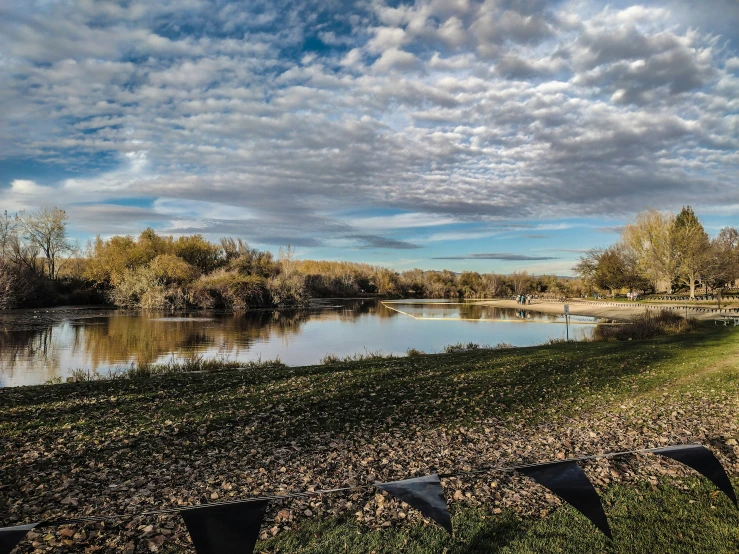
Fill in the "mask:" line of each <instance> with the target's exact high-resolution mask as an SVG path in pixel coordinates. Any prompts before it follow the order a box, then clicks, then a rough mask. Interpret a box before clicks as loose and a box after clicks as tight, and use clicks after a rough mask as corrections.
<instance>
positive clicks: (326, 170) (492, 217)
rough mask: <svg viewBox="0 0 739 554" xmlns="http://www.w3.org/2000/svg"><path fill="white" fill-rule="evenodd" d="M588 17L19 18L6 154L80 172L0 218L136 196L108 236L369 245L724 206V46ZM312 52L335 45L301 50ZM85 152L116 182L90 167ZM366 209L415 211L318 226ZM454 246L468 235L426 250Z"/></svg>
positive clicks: (122, 14)
mask: <svg viewBox="0 0 739 554" xmlns="http://www.w3.org/2000/svg"><path fill="white" fill-rule="evenodd" d="M325 5H328V3H325ZM591 6H592V5H586V4H584V3H576V2H568V3H565V4H562V5H553V4H546V3H543V2H536V1H532V2H505V3H501V2H473V1H471V0H470V1H466V0H428V1H426V0H423V1H421V0H419V1H417V2H415V3H414V4H410V5H405V4H404V5H400V6H398V7H397V8H391V7H388V6H386V5H384V3H381V2H373V3H367V4H363V5H361V6H355V7H354V8H352V10H351V11H350V13H345V12H338V11H337V12H331V13H329V12H327V11H325V10H326V9H327V8H325V7H324V3H307V2H306V3H302V2H298V3H297V4H296V5H295V9H294V10H279V9H277V8H276V7H275V6H274V5H271V4H269V3H264V4H263V5H262V4H260V5H257V3H256V2H255V3H243V4H240V3H234V4H230V5H229V6H228V7H225V6H224V7H223V8H222V9H219V10H214V9H213V8H212V6H211V5H210V4H209V3H200V2H194V1H192V2H188V4H187V5H186V7H185V5H184V4H182V3H180V2H174V1H168V2H156V3H142V2H131V3H125V4H118V3H105V4H103V3H97V2H89V1H85V2H81V1H79V2H70V3H64V4H58V5H57V4H54V3H46V2H29V3H16V4H14V5H12V6H11V7H10V8H9V10H10V11H11V12H12V15H14V17H8V18H3V20H2V21H0V113H2V114H3V117H2V118H1V119H0V141H1V142H2V144H3V146H4V149H3V152H2V153H0V155H2V156H4V157H5V158H8V159H11V160H28V159H32V160H36V161H42V162H45V163H49V164H59V165H64V166H69V167H65V168H66V169H70V170H75V171H79V176H78V177H75V178H65V179H59V180H58V182H56V183H54V185H53V186H42V185H39V184H36V183H35V182H33V181H32V180H31V179H30V176H29V178H27V179H18V180H17V181H14V182H13V183H0V184H2V185H5V188H4V189H2V190H3V191H2V192H1V193H0V199H2V201H3V205H4V206H8V207H10V208H11V209H15V207H19V206H23V207H32V206H33V205H34V203H40V202H44V201H47V200H48V199H49V198H52V199H53V200H54V202H55V203H61V204H65V205H68V206H74V205H75V204H76V205H79V206H81V205H82V204H83V203H85V202H92V203H102V202H119V201H121V200H125V199H127V198H141V197H144V198H148V199H150V200H152V201H153V202H154V205H153V207H151V208H148V207H146V208H136V210H133V211H132V210H128V211H127V210H126V209H123V208H120V209H115V210H113V209H109V212H106V213H109V215H110V222H111V223H110V224H111V225H115V226H116V228H123V227H122V226H124V225H125V222H124V220H123V218H125V217H132V218H144V217H145V216H146V214H148V215H149V216H150V217H152V218H154V219H156V221H159V222H161V224H162V225H167V223H166V222H167V221H170V220H176V221H177V222H178V223H176V224H172V225H175V226H178V227H177V228H188V227H191V228H198V229H200V228H203V227H202V225H205V228H207V230H208V231H212V232H213V233H220V232H223V233H232V232H233V233H235V232H239V233H243V234H245V235H246V238H249V236H252V237H254V240H257V239H259V240H263V241H268V240H273V241H277V240H282V239H288V238H295V237H301V236H302V237H318V238H317V239H316V240H318V241H320V240H327V239H328V237H331V236H336V237H337V239H338V240H348V241H352V240H355V239H350V238H342V237H347V236H351V235H355V236H360V235H361V236H363V237H365V239H366V240H365V242H368V243H375V244H381V243H382V241H381V240H380V239H381V238H382V237H380V238H377V237H374V236H373V237H370V238H368V237H369V235H368V234H367V233H364V234H362V232H361V230H362V229H367V230H370V231H371V230H373V229H377V230H380V229H382V228H386V229H403V228H416V227H417V228H423V227H424V226H429V227H430V226H433V225H446V224H449V223H452V222H459V221H483V222H484V221H487V222H490V221H499V220H502V219H516V218H549V219H551V218H560V217H567V216H582V215H603V214H606V215H624V214H631V213H633V212H634V211H638V210H639V209H641V208H642V207H643V206H645V205H648V204H652V205H656V204H657V203H660V202H667V203H668V204H670V205H668V206H665V207H677V208H679V207H680V206H681V205H682V204H684V203H691V202H693V199H695V198H700V199H701V200H702V202H703V203H704V205H705V206H706V209H711V208H710V207H711V206H714V207H718V206H735V205H737V203H739V190H738V189H737V183H736V178H735V176H736V172H737V171H736V170H737V169H738V166H739V159H737V154H736V152H737V149H738V148H739V145H738V144H737V140H738V139H737V136H739V133H738V132H737V131H738V127H737V125H738V123H737V121H739V120H738V119H737V118H736V116H735V115H734V114H735V113H736V111H737V107H738V105H737V94H739V74H738V72H737V69H738V68H739V62H737V60H739V57H738V55H737V52H736V47H735V46H732V45H735V44H736V43H735V42H731V40H725V39H726V38H732V37H722V38H720V39H717V38H715V37H713V36H712V35H711V33H712V31H713V27H711V26H710V25H708V26H707V24H705V25H704V26H703V27H700V28H698V27H696V28H693V29H691V28H689V27H690V25H691V22H690V21H689V20H687V19H682V20H681V19H678V18H677V17H678V15H679V14H678V12H677V11H675V10H672V8H671V7H670V6H664V7H660V8H654V7H649V6H642V5H633V6H625V9H622V10H617V9H612V8H609V9H602V8H601V7H600V6H597V7H596V8H592V7H591ZM251 7H253V8H254V11H253V12H250V11H249V9H250V8H251ZM686 9H687V8H686ZM321 10H324V11H321ZM318 12H320V14H321V17H320V18H319V17H318V15H317V14H318ZM679 13H682V12H679ZM676 14H678V15H676ZM681 17H682V16H681ZM162 21H167V22H168V27H167V30H166V32H165V30H164V28H163V27H162V25H161V22H162ZM701 21H705V18H704V16H701ZM334 24H335V25H334ZM191 27H194V28H195V30H194V31H193V32H191V33H188V32H185V31H183V29H188V28H191ZM178 29H179V31H178ZM316 35H317V36H318V37H319V38H320V39H321V40H323V41H324V42H323V44H324V46H325V45H328V46H329V47H328V48H325V49H323V50H321V49H316V50H313V51H311V52H305V51H301V47H302V45H303V44H304V42H305V41H306V40H308V39H310V40H314V38H313V37H315V36H316ZM733 38H735V37H733ZM99 156H105V157H106V158H107V159H111V158H112V159H115V160H118V163H119V166H118V168H116V169H114V170H108V171H105V172H102V173H100V172H94V171H92V170H86V166H87V162H88V161H90V162H89V163H90V165H94V163H93V162H94V160H96V159H97V158H98V157H99ZM0 178H1V176H0ZM15 183H20V184H15ZM23 183H27V184H23ZM28 183H31V184H28ZM7 185H10V186H9V187H8V186H7ZM358 205H361V206H363V207H365V208H368V209H371V208H378V209H394V210H399V211H406V212H410V213H409V214H404V215H402V216H386V217H383V218H364V219H363V220H360V221H351V220H346V221H345V220H343V219H342V218H340V217H334V216H329V215H325V214H326V213H327V210H333V211H332V213H342V212H343V211H344V210H351V209H356V208H357V206H358ZM101 209H102V208H101ZM722 209H725V208H722ZM178 210H179V211H178ZM79 213H80V217H83V218H88V219H87V220H88V221H92V219H91V218H92V214H91V211H90V210H89V209H87V208H85V209H84V210H82V209H80V210H79ZM244 213H246V214H248V217H249V224H246V223H245V224H243V225H239V224H240V222H239V221H238V220H239V217H238V214H244ZM116 218H118V219H116ZM242 219H243V218H242ZM142 220H143V219H135V221H134V220H132V221H134V222H133V223H132V224H131V225H132V226H134V225H135V222H136V221H142ZM198 222H200V223H198ZM202 222H205V223H204V224H203V223H202ZM257 224H258V225H257ZM198 225H200V227H198ZM479 233H480V232H479V231H478V232H477V234H478V235H479ZM455 236H460V237H461V236H472V238H474V236H476V235H475V234H474V233H472V235H465V234H464V233H462V232H450V233H437V234H435V235H432V238H431V240H454V239H453V237H455ZM444 237H446V238H444ZM384 244H391V243H390V242H387V241H386V242H385V243H384ZM398 246H400V245H398Z"/></svg>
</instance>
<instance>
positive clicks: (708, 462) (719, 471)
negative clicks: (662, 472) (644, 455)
mask: <svg viewBox="0 0 739 554" xmlns="http://www.w3.org/2000/svg"><path fill="white" fill-rule="evenodd" d="M650 452H653V453H654V454H659V455H660V456H667V457H668V458H672V459H673V460H676V461H678V462H680V463H681V464H685V465H686V466H688V467H692V468H693V469H694V470H696V471H697V472H698V473H700V474H701V475H703V476H704V477H705V478H706V479H708V480H709V481H711V482H712V483H713V484H714V485H716V486H717V487H718V488H719V490H721V491H722V492H723V493H724V494H726V496H728V497H729V498H730V499H731V501H732V502H733V503H734V505H735V506H737V507H739V505H738V504H737V500H736V494H735V493H734V489H733V488H732V486H731V481H729V476H728V475H726V471H724V466H722V465H721V462H719V461H718V458H716V456H714V454H713V452H711V451H710V450H708V448H706V447H705V446H703V445H701V444H683V445H678V446H666V447H664V448H658V449H656V450H651V451H650Z"/></svg>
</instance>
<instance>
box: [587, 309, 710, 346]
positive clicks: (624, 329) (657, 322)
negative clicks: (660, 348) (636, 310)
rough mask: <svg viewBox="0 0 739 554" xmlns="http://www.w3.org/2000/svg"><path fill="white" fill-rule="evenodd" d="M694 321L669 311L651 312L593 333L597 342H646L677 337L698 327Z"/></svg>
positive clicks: (601, 327)
mask: <svg viewBox="0 0 739 554" xmlns="http://www.w3.org/2000/svg"><path fill="white" fill-rule="evenodd" d="M698 325H699V324H698V322H697V321H695V320H694V319H684V318H682V317H680V316H679V315H678V314H676V313H674V312H671V311H669V310H661V311H660V312H659V313H658V314H656V315H652V314H651V313H649V312H645V313H643V314H639V315H635V316H633V317H631V318H630V321H629V323H627V324H625V325H598V326H597V327H596V328H595V332H594V333H593V338H594V339H595V340H604V341H608V340H644V339H650V338H653V337H658V336H661V335H676V334H678V333H684V332H687V331H691V330H694V329H696V328H697V327H698Z"/></svg>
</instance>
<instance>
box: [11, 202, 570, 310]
mask: <svg viewBox="0 0 739 554" xmlns="http://www.w3.org/2000/svg"><path fill="white" fill-rule="evenodd" d="M0 223H1V227H2V228H1V229H0V232H1V234H0V241H2V242H1V243H0V247H1V248H2V250H1V259H0V308H20V307H39V306H50V305H61V304H113V305H115V306H119V307H124V308H136V309H187V308H214V309H232V310H240V309H247V308H268V307H281V308H288V307H300V306H303V305H305V304H306V303H307V302H308V301H309V300H310V299H311V298H321V297H323V298H326V297H354V296H367V295H378V296H383V297H390V298H400V297H413V298H452V299H457V298H469V299H474V298H492V297H496V296H511V295H519V294H527V293H532V294H539V295H542V296H549V297H561V296H572V295H578V294H582V293H583V290H584V289H583V286H584V282H583V281H581V280H578V279H568V278H562V277H557V276H554V275H543V276H534V275H529V274H527V273H526V272H515V273H513V274H511V275H501V274H497V273H493V272H491V273H482V274H481V273H478V272H473V271H465V272H462V273H455V272H452V271H448V270H442V271H426V270H421V269H413V270H409V271H403V272H398V271H394V270H391V269H388V268H385V267H380V266H374V265H370V264H362V263H354V262H337V261H317V260H298V259H296V256H295V251H294V249H293V248H291V247H290V246H287V247H285V248H281V249H280V250H279V252H278V254H277V256H274V255H273V254H272V253H271V252H269V251H265V250H259V249H256V248H253V247H250V246H249V245H248V244H247V243H246V242H245V241H243V240H242V239H240V238H232V237H224V238H221V239H220V240H219V241H217V242H211V241H209V240H207V239H205V238H204V237H203V236H202V235H199V234H196V235H190V236H180V237H177V238H175V237H172V236H163V235H159V234H157V233H156V232H155V231H154V230H152V229H146V230H144V231H143V232H142V233H141V234H140V235H139V236H138V237H133V236H114V237H111V238H109V239H102V238H101V237H99V236H98V237H96V238H95V239H94V240H92V241H90V243H89V244H88V245H87V248H85V249H80V248H79V247H77V246H76V245H75V244H74V242H73V241H71V240H69V237H68V235H67V223H68V217H67V214H66V213H65V212H64V211H63V210H59V209H58V208H43V209H40V210H37V211H35V212H32V213H25V212H19V213H17V214H14V215H12V216H11V215H8V214H7V212H6V213H5V214H4V217H3V219H2V221H1V222H0Z"/></svg>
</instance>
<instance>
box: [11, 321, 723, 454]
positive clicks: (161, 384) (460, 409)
mask: <svg viewBox="0 0 739 554" xmlns="http://www.w3.org/2000/svg"><path fill="white" fill-rule="evenodd" d="M735 336H736V333H734V332H733V330H732V329H731V328H723V327H719V328H717V329H714V328H712V327H707V328H704V329H702V330H700V331H698V332H695V333H691V334H686V335H681V336H673V337H663V338H660V339H655V340H649V341H633V342H627V343H623V342H620V343H616V342H608V343H569V344H555V345H544V346H538V347H529V348H515V349H509V350H498V351H474V352H469V353H458V354H439V355H428V356H420V357H413V358H395V359H384V360H373V361H369V362H349V363H342V364H337V365H333V366H330V367H327V366H309V367H299V368H279V369H268V370H261V371H241V372H238V371H236V372H234V371H229V372H219V373H215V374H198V375H186V376H172V377H162V378H159V379H144V380H133V381H115V382H93V383H81V384H70V385H58V386H51V387H49V386H47V387H29V388H21V389H12V390H6V391H0V406H1V407H3V408H5V407H13V408H15V409H16V410H15V411H14V412H15V413H13V414H8V416H0V422H3V423H5V424H6V426H7V424H10V427H12V428H13V430H14V431H16V432H22V431H23V430H25V429H33V428H34V427H38V426H45V429H46V430H47V431H52V430H59V429H61V427H62V426H63V425H64V424H65V423H70V422H71V423H76V422H80V420H84V421H85V422H86V423H85V424H82V423H80V425H89V426H91V427H95V428H100V427H103V428H105V427H106V426H109V427H110V428H111V429H112V428H119V429H126V431H127V432H133V431H137V432H143V433H144V434H146V433H148V432H150V431H152V430H154V429H156V428H157V427H158V426H159V425H161V424H160V423H157V421H160V422H163V421H165V420H166V419H168V418H171V419H174V420H177V419H179V420H185V421H186V422H187V425H181V426H180V427H181V428H180V431H179V435H178V437H179V438H183V437H190V436H196V435H197V433H198V432H199V431H198V430H197V426H198V425H200V424H203V425H207V429H208V430H216V429H223V428H243V427H249V426H252V427H255V429H254V433H253V435H252V437H254V438H256V437H262V438H263V439H276V440H279V441H283V440H284V441H289V440H295V441H298V442H300V441H301V440H302V439H306V440H307V439H309V438H310V437H311V436H312V435H315V434H326V433H329V434H331V433H346V432H350V431H352V430H356V429H361V430H362V432H363V434H365V435H368V434H372V433H378V432H382V431H385V430H389V429H393V428H396V427H397V424H398V423H404V424H406V425H418V426H420V427H438V426H445V425H453V424H470V423H474V422H476V421H480V420H481V419H485V418H491V417H497V418H499V419H505V418H507V417H510V416H511V415H514V416H517V417H525V419H526V421H528V422H535V421H536V420H537V419H540V418H542V417H545V418H551V417H552V416H553V415H574V414H576V413H577V411H578V410H581V409H583V408H587V407H588V406H589V405H590V404H591V403H594V402H596V401H597V402H603V398H604V397H605V396H607V397H613V398H616V397H618V396H619V395H622V396H623V395H627V394H628V395H632V394H634V393H639V392H644V391H649V390H651V389H653V388H655V387H657V386H660V385H662V384H664V383H666V382H668V381H669V380H671V379H674V378H677V377H680V376H681V375H683V374H686V373H687V372H689V371H691V368H690V366H689V364H686V363H685V361H686V360H688V361H694V360H698V361H699V362H700V363H702V364H710V363H712V360H714V359H715V360H719V359H721V357H722V356H725V355H726V353H727V351H728V350H729V348H734V349H735V348H736V346H735V344H734V343H735V341H734V340H733V339H734V338H735ZM658 365H659V366H660V369H659V371H656V370H655V367H656V366H658ZM8 418H12V419H8ZM228 435H229V433H224V434H223V435H222V436H223V439H224V440H228ZM212 440H217V439H216V438H213V439H212Z"/></svg>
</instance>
